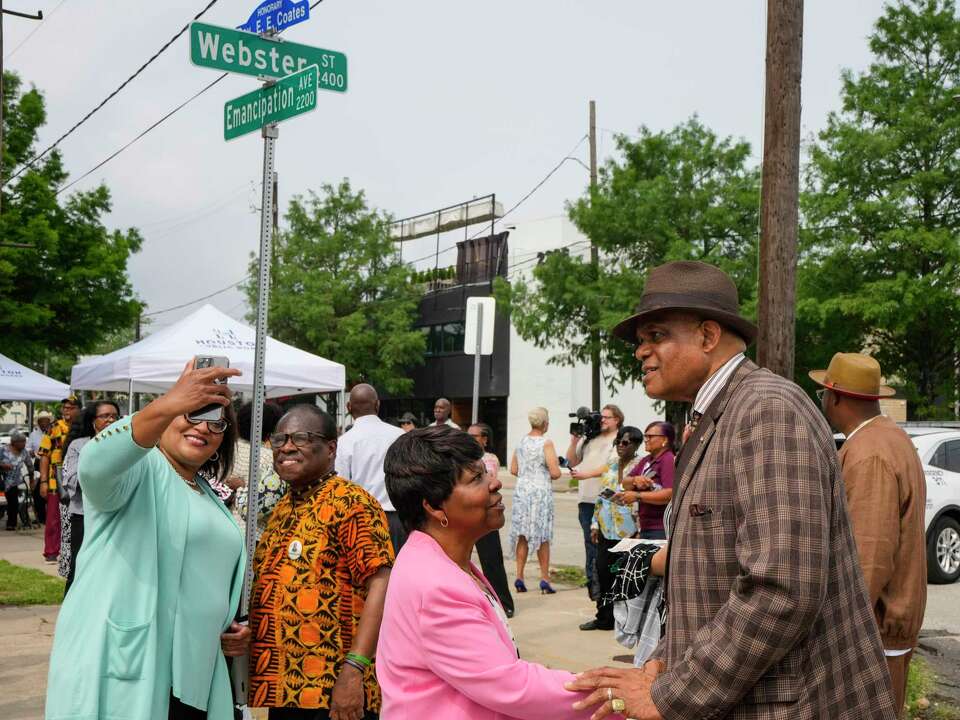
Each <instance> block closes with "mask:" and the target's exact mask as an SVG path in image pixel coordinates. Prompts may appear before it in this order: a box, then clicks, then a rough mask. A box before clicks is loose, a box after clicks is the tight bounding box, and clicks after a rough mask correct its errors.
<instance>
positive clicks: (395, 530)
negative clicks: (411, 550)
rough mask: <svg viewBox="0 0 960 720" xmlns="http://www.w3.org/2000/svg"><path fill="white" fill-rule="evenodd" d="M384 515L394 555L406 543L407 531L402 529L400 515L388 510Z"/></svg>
mask: <svg viewBox="0 0 960 720" xmlns="http://www.w3.org/2000/svg"><path fill="white" fill-rule="evenodd" d="M386 515H387V525H388V526H389V529H390V542H391V543H392V544H393V554H394V555H396V554H397V553H398V552H400V548H402V547H403V544H404V543H405V542H406V541H407V531H406V530H404V529H403V523H402V522H400V515H398V514H397V512H396V511H395V510H390V511H389V512H387V513H386Z"/></svg>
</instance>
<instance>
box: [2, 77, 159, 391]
mask: <svg viewBox="0 0 960 720" xmlns="http://www.w3.org/2000/svg"><path fill="white" fill-rule="evenodd" d="M3 103H4V107H3V175H2V177H0V182H5V181H6V180H7V178H9V177H11V175H12V170H13V169H14V168H16V167H19V166H20V165H22V164H23V163H24V162H25V161H27V160H28V159H30V158H31V157H33V155H34V153H35V152H36V148H35V141H36V137H37V131H38V130H39V128H40V127H42V126H43V124H44V122H45V120H46V112H45V110H44V102H43V96H42V95H41V93H40V92H39V91H38V90H36V89H30V90H27V91H25V90H24V89H23V87H22V85H21V82H20V79H19V78H18V77H17V76H16V75H15V74H13V73H4V98H3ZM66 178H67V173H66V171H65V170H64V168H63V163H62V160H61V157H60V155H59V153H58V152H56V151H54V152H51V153H50V154H49V155H47V156H46V157H45V158H44V159H43V160H42V161H41V162H39V163H37V164H36V165H35V166H34V167H33V168H32V169H30V170H28V171H27V172H25V173H23V174H22V175H21V176H20V177H18V178H17V179H16V180H14V181H13V182H11V183H10V184H9V185H8V186H7V187H5V188H4V189H3V190H2V193H3V198H2V200H3V207H2V214H0V241H2V242H4V243H22V244H26V245H30V246H31V247H29V248H16V247H0V338H2V342H0V349H2V352H3V353H4V354H6V355H9V356H11V357H13V358H15V359H17V360H18V361H20V362H23V363H26V364H30V365H33V366H34V367H39V366H40V365H41V363H42V361H43V358H44V357H45V356H52V357H53V358H54V362H53V363H52V367H54V368H56V369H58V370H59V372H54V373H51V374H57V375H60V376H61V377H63V370H62V368H63V367H69V365H70V364H72V361H73V359H74V357H75V356H76V355H77V354H80V353H87V352H91V351H92V350H93V349H94V348H95V347H97V346H98V344H100V343H101V342H102V341H103V340H104V338H105V337H107V336H108V335H110V334H111V333H113V332H115V331H117V330H119V329H120V328H123V327H132V326H133V324H134V323H135V321H136V318H137V315H138V313H139V312H140V308H141V305H140V303H139V301H137V299H136V298H135V297H134V294H133V290H132V288H131V286H130V282H129V280H128V278H127V275H126V270H127V261H128V259H129V257H130V255H131V254H132V253H134V252H136V251H137V250H139V248H140V244H141V238H140V235H139V233H138V232H137V231H136V230H135V229H129V230H126V231H120V230H113V231H111V230H108V229H107V228H106V227H105V226H104V224H103V221H102V218H103V216H104V215H105V214H106V213H108V212H109V211H110V191H109V190H108V189H107V187H106V186H104V185H100V186H98V187H96V188H94V189H93V190H89V191H85V192H77V193H74V194H72V195H70V196H69V197H68V198H67V199H66V200H62V199H60V198H58V196H57V188H58V187H59V186H60V185H61V184H62V183H63V182H64V181H65V180H66Z"/></svg>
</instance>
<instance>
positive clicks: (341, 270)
mask: <svg viewBox="0 0 960 720" xmlns="http://www.w3.org/2000/svg"><path fill="white" fill-rule="evenodd" d="M286 220H287V224H288V228H287V229H286V230H283V231H281V232H280V233H279V237H277V238H276V242H275V245H274V249H275V254H274V262H273V271H272V278H271V285H272V291H271V297H270V316H269V326H270V334H271V335H272V336H273V337H275V338H277V339H278V340H282V341H284V342H287V343H290V344H292V345H296V346H297V347H299V348H302V349H304V350H307V351H309V352H313V353H316V354H319V355H321V356H323V357H327V358H330V359H333V360H336V361H337V362H340V363H343V364H344V365H345V366H346V369H347V381H348V383H349V384H354V383H358V382H369V383H371V384H373V385H375V386H377V387H378V388H381V389H384V390H386V391H388V392H390V393H394V394H399V393H404V392H408V391H409V390H410V389H412V386H413V381H412V380H411V379H410V378H408V377H406V374H405V370H406V368H408V367H410V366H412V365H415V364H418V363H421V362H423V354H424V350H425V342H424V336H423V333H421V332H420V331H418V330H417V329H416V328H414V327H413V324H414V322H415V321H416V318H417V310H418V305H419V300H420V293H419V291H418V290H417V288H416V286H415V285H414V284H413V283H412V282H411V274H410V269H409V268H408V267H407V266H406V265H404V264H403V263H401V262H400V261H399V259H398V258H397V254H396V248H395V246H394V244H393V242H392V241H391V240H390V235H389V219H388V218H387V217H386V216H385V215H383V214H382V213H380V212H378V211H377V210H375V209H371V208H369V207H368V206H367V201H366V198H365V197H364V193H363V192H362V191H358V192H354V191H353V189H352V188H351V187H350V183H349V182H348V181H346V180H344V181H343V182H341V183H340V184H339V185H337V186H333V185H324V186H323V187H322V189H321V193H320V194H319V195H317V194H316V193H313V192H310V193H309V194H308V195H307V196H305V197H303V196H298V197H295V198H294V199H293V200H292V201H291V202H290V207H289V210H288V212H287V214H286ZM257 268H258V261H257V259H256V258H253V259H251V262H250V276H249V279H248V281H247V283H246V284H245V286H244V290H245V292H246V294H247V298H248V301H249V304H250V307H256V305H257V290H258V280H257V275H258V269H257Z"/></svg>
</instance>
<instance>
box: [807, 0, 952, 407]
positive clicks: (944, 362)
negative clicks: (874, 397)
mask: <svg viewBox="0 0 960 720" xmlns="http://www.w3.org/2000/svg"><path fill="white" fill-rule="evenodd" d="M869 43H870V49H871V51H872V53H873V55H874V59H873V62H872V63H871V65H870V67H869V68H868V69H867V71H866V72H863V73H862V74H855V73H852V72H849V71H847V72H845V73H844V75H843V86H842V100H843V109H842V111H841V112H838V113H833V114H831V115H830V117H829V120H828V123H827V127H826V129H825V130H823V132H821V133H820V135H819V141H818V142H816V143H815V144H814V145H813V147H812V149H811V154H810V165H809V167H808V173H807V190H808V192H807V193H806V196H805V198H804V202H803V214H804V218H805V224H806V225H807V229H806V231H805V232H803V233H802V249H801V268H800V273H799V285H798V296H799V297H800V302H799V303H798V330H799V337H798V340H799V342H798V369H799V368H801V367H805V368H809V367H825V366H826V363H827V362H828V361H829V358H830V356H831V355H832V354H833V352H835V351H839V350H848V351H857V350H860V349H863V348H865V349H868V350H869V351H870V352H871V353H872V354H873V355H874V356H875V357H876V358H877V359H878V360H879V362H880V364H881V366H882V367H883V369H884V370H885V372H886V374H887V375H890V376H893V377H894V378H895V379H896V382H897V384H898V386H899V387H901V388H902V389H903V391H904V393H905V394H906V396H907V398H908V401H909V407H910V408H911V415H912V416H915V417H930V418H935V417H941V418H942V417H952V416H953V409H952V406H953V402H954V400H955V398H956V397H957V382H956V377H957V350H958V348H957V338H958V331H960V296H958V288H960V284H958V281H960V274H958V273H960V243H958V230H960V107H958V105H957V103H956V102H954V101H953V95H954V94H955V93H956V92H957V88H960V20H958V18H957V13H956V7H955V5H954V2H953V1H952V0H907V1H905V2H900V3H898V4H896V5H890V6H888V7H887V8H886V9H885V10H884V13H883V15H882V16H881V18H880V19H879V20H878V21H877V23H876V26H875V28H874V31H873V34H872V35H871V36H870V40H869Z"/></svg>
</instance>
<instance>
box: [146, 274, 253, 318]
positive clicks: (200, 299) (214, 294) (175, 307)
mask: <svg viewBox="0 0 960 720" xmlns="http://www.w3.org/2000/svg"><path fill="white" fill-rule="evenodd" d="M246 279H247V278H241V279H240V280H237V281H236V282H235V283H230V284H229V285H227V286H226V287H225V288H220V289H219V290H217V291H216V292H212V293H210V294H209V295H204V296H203V297H198V298H197V299H195V300H190V301H188V302H185V303H181V304H179V305H174V306H173V307H168V308H164V309H163V310H154V311H153V312H148V313H143V314H142V315H141V316H140V317H153V316H154V315H162V314H163V313H168V312H172V311H173V310H180V309H181V308H185V307H187V306H188V305H195V304H196V303H198V302H201V301H203V300H209V299H210V298H212V297H216V296H217V295H220V294H222V293H225V292H226V291H227V290H232V289H233V288H235V287H236V286H237V285H239V284H240V283H242V282H245V281H246Z"/></svg>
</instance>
